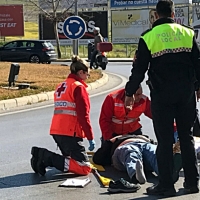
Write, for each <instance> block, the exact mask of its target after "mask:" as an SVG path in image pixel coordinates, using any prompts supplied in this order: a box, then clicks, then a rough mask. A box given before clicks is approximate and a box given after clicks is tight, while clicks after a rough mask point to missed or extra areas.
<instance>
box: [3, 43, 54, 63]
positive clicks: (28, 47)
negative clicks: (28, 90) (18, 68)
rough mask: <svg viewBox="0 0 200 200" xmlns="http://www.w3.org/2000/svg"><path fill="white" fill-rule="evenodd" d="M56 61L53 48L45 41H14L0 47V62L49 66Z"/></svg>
mask: <svg viewBox="0 0 200 200" xmlns="http://www.w3.org/2000/svg"><path fill="white" fill-rule="evenodd" d="M56 59H57V54H56V51H55V48H54V46H53V45H52V44H51V42H49V41H47V40H15V41H11V42H8V43H6V44H5V45H3V46H2V47H0V61H11V62H30V63H48V64H50V63H51V61H54V60H56Z"/></svg>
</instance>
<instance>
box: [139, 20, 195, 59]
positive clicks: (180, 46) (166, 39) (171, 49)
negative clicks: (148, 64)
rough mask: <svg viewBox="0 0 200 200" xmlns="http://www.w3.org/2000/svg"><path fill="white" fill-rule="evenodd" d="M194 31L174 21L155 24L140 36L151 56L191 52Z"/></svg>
mask: <svg viewBox="0 0 200 200" xmlns="http://www.w3.org/2000/svg"><path fill="white" fill-rule="evenodd" d="M193 37H194V31H193V30H192V29H190V28H187V27H185V26H182V25H179V24H176V23H166V24H161V25H158V26H155V27H154V28H153V29H151V30H150V31H148V32H146V33H145V34H144V35H142V36H141V38H143V40H144V41H145V43H146V45H147V48H148V50H149V51H150V52H151V56H152V58H156V57H159V56H162V55H164V54H167V53H179V52H191V51H192V45H193Z"/></svg>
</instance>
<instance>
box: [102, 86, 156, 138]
mask: <svg viewBox="0 0 200 200" xmlns="http://www.w3.org/2000/svg"><path fill="white" fill-rule="evenodd" d="M124 99H125V89H121V90H117V91H114V92H112V93H111V94H109V95H108V96H107V97H106V99H105V100H104V102H103V105H102V108H101V113H100V118H99V124H100V128H101V132H102V136H103V139H104V140H108V139H111V138H112V134H113V133H116V134H119V135H120V134H127V133H131V132H134V131H136V130H137V129H139V128H141V124H140V123H139V121H140V118H139V117H140V115H141V114H145V115H146V116H147V117H149V118H150V119H152V114H151V101H150V100H149V98H148V97H147V96H145V95H143V98H141V100H140V101H139V102H138V103H135V104H134V106H133V108H132V110H131V111H128V110H127V109H126V108H125V107H124Z"/></svg>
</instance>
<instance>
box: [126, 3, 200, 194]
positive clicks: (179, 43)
mask: <svg viewBox="0 0 200 200" xmlns="http://www.w3.org/2000/svg"><path fill="white" fill-rule="evenodd" d="M156 11H157V15H158V19H157V20H156V21H155V22H154V24H153V27H152V29H149V30H147V31H146V32H144V33H143V34H142V35H141V38H140V40H139V44H138V53H137V59H136V60H135V65H134V67H133V69H132V74H131V77H130V79H129V81H128V82H127V84H126V98H125V105H126V106H130V105H131V104H134V96H133V94H134V93H135V92H136V90H137V88H138V86H139V84H140V83H141V82H142V81H143V79H144V76H145V72H146V71H147V70H148V75H149V81H150V83H151V84H150V86H151V87H150V90H151V93H150V94H151V108H152V116H153V125H154V130H155V134H156V137H157V140H158V147H157V152H156V154H157V161H158V171H159V183H158V184H157V185H154V186H152V187H150V188H147V194H149V195H164V196H174V195H175V194H176V190H175V188H174V184H173V179H172V173H173V170H172V169H173V159H172V158H173V152H172V145H173V141H174V138H173V123H174V120H175V121H176V124H177V130H178V134H179V139H180V146H181V153H182V161H183V169H184V174H185V181H184V184H183V187H184V191H185V192H186V193H197V192H199V185H198V184H199V174H198V170H197V159H196V155H195V149H194V140H193V136H192V125H193V122H194V118H195V108H196V100H195V84H194V83H195V81H196V80H197V81H200V60H199V55H200V51H199V48H198V45H197V43H196V41H195V35H194V31H193V30H192V29H191V28H189V27H186V26H183V25H179V24H176V23H175V21H174V19H173V18H174V3H173V2H172V1H171V0H160V1H159V2H158V3H157V5H156ZM149 64H150V65H149ZM199 93H200V90H199V89H198V91H197V93H196V94H197V100H198V99H199V98H200V94H199Z"/></svg>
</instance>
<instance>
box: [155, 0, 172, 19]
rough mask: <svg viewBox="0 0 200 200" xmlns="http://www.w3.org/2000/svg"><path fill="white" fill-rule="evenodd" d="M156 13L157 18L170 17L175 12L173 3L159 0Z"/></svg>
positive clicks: (167, 0) (168, 0) (169, 0)
mask: <svg viewBox="0 0 200 200" xmlns="http://www.w3.org/2000/svg"><path fill="white" fill-rule="evenodd" d="M156 12H157V13H158V16H159V17H171V13H172V12H175V9H174V2H173V1H171V0H160V1H159V2H158V3H157V5H156Z"/></svg>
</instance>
